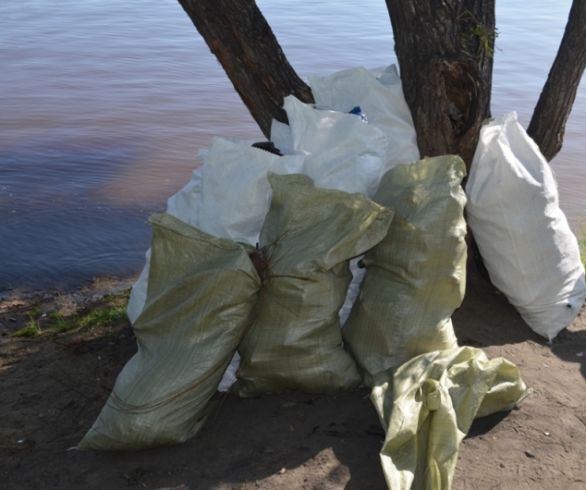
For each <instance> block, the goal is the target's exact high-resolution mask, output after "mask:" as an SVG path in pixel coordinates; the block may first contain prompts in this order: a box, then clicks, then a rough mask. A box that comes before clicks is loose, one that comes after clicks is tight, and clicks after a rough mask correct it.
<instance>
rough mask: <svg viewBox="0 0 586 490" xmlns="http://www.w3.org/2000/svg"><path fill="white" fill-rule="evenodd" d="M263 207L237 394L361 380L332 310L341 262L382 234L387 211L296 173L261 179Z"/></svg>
mask: <svg viewBox="0 0 586 490" xmlns="http://www.w3.org/2000/svg"><path fill="white" fill-rule="evenodd" d="M269 181H270V184H271V187H272V191H273V197H272V202H271V208H270V210H269V213H268V214H267V217H266V219H265V222H264V225H263V228H262V231H261V236H260V240H261V246H262V248H261V251H262V252H263V255H264V256H263V260H261V262H263V263H264V264H265V266H266V269H265V274H264V275H265V281H264V283H263V287H262V290H261V294H260V297H259V301H258V304H257V306H256V308H255V313H254V320H253V324H252V325H251V327H250V329H249V330H248V332H247V333H246V335H245V337H244V339H243V340H242V342H241V344H240V346H239V348H238V350H239V352H240V356H241V364H240V368H239V370H238V372H237V377H238V381H237V383H236V385H235V390H236V391H237V392H238V394H239V395H241V396H253V395H258V394H261V393H278V392H282V391H285V390H300V391H304V392H308V393H326V394H331V393H336V392H340V391H344V390H349V389H353V388H356V387H357V386H358V385H359V384H360V382H361V377H360V375H359V373H358V370H357V367H356V364H355V362H354V361H353V360H352V358H351V357H350V356H349V355H348V353H346V352H345V351H344V349H343V347H342V335H341V331H340V323H339V319H338V311H339V310H340V307H341V306H342V304H343V302H344V298H345V296H346V291H347V289H348V284H349V282H350V279H351V273H350V270H349V266H348V260H349V259H350V258H352V257H354V256H356V255H360V254H362V253H364V252H365V251H366V250H368V249H369V248H371V247H372V246H373V245H375V244H376V243H378V242H379V241H380V240H381V239H382V238H383V237H384V236H385V235H386V234H387V231H388V228H389V224H390V222H391V220H392V217H393V213H392V212H391V211H390V210H388V209H385V208H383V207H382V206H379V205H378V204H375V203H374V202H372V201H370V200H369V199H368V198H367V197H366V196H364V195H363V194H349V193H346V192H341V191H336V190H324V189H318V188H315V187H314V185H313V182H312V180H311V179H310V178H309V177H306V176H303V175H274V174H269Z"/></svg>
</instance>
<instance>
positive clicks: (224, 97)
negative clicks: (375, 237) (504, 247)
mask: <svg viewBox="0 0 586 490" xmlns="http://www.w3.org/2000/svg"><path fill="white" fill-rule="evenodd" d="M497 3H498V9H497V18H498V24H499V37H498V39H497V52H496V55H495V80H494V94H493V113H494V114H495V115H499V114H501V113H503V112H505V111H509V110H516V111H517V112H518V113H519V116H520V119H521V121H522V122H524V123H525V124H526V123H528V120H529V118H530V115H531V112H532V110H533V107H534V105H535V102H536V101H537V98H538V96H539V92H540V90H541V87H542V84H543V82H544V80H545V77H546V76H547V72H548V70H549V67H550V64H551V61H552V60H553V58H554V56H555V53H556V51H557V47H558V44H559V40H560V39H561V35H562V32H563V28H564V26H565V22H566V18H567V13H568V11H569V5H570V1H569V0H568V1H566V0H563V1H556V2H551V1H542V0H537V1H534V2H531V3H529V4H528V3H526V2H514V1H502V0H500V1H498V2H497ZM259 5H260V7H261V9H262V10H263V12H264V13H265V15H266V16H267V18H268V20H269V22H270V23H271V25H272V27H273V29H274V31H275V32H276V34H277V37H278V38H279V40H280V41H281V44H282V45H283V48H284V50H285V52H286V54H287V56H288V57H289V59H290V61H291V63H292V64H293V66H294V67H295V68H296V69H297V71H298V72H299V73H300V74H301V75H307V74H310V73H327V72H330V71H332V70H336V69H341V68H345V67H350V66H356V65H364V66H367V67H374V66H380V65H384V64H389V63H392V62H394V61H395V57H394V53H393V40H392V34H391V31H390V24H389V21H388V16H387V13H386V9H385V6H384V2H383V1H382V0H377V1H375V0H367V1H362V2H353V1H349V0H344V1H340V0H338V1H336V2H321V1H320V2H318V1H308V0H307V1H293V0H273V1H268V0H264V1H261V2H259ZM585 127H586V89H585V88H584V84H582V87H581V90H580V92H579V94H578V99H577V101H576V105H575V107H574V110H573V113H572V116H571V118H570V121H569V124H568V128H567V134H566V140H565V147H564V150H563V151H562V153H561V154H560V155H559V156H558V157H557V158H556V160H555V161H554V163H553V167H554V171H555V172H556V174H557V176H558V180H559V183H560V193H561V199H562V206H563V207H564V209H565V210H566V212H567V214H568V215H569V217H570V219H571V221H572V223H573V225H575V226H576V225H577V224H578V223H579V221H580V220H582V219H583V218H585V221H586V164H585V162H584V154H585V150H586V143H585V142H584V134H585V131H584V128H585ZM214 135H222V136H227V137H232V138H260V137H261V136H260V132H259V130H258V129H257V128H256V126H255V124H254V122H253V121H252V119H251V117H250V116H249V115H248V113H247V111H246V109H245V108H244V106H243V104H242V103H241V102H240V100H239V98H238V96H237V95H236V94H235V93H234V90H233V89H232V87H231V85H230V82H229V81H228V79H227V78H226V76H225V75H224V73H223V71H222V69H221V68H220V67H219V65H218V63H217V62H216V60H215V58H214V57H213V56H212V55H211V54H210V53H209V50H208V49H207V47H206V46H205V44H204V42H203V41H202V39H201V38H200V37H199V35H198V34H197V32H196V31H195V29H194V28H193V26H192V24H191V22H190V21H189V19H188V18H187V16H186V15H185V14H184V12H183V11H182V9H181V7H180V6H179V4H178V3H177V2H176V1H175V0H159V1H158V2H148V1H145V0H129V1H126V2H119V1H114V0H99V1H98V0H86V1H84V2H79V1H73V0H59V1H56V0H21V1H19V2H8V1H5V2H1V3H0V219H1V226H0V292H1V291H6V290H8V289H11V288H29V289H30V288H40V287H47V286H74V285H77V284H80V283H82V282H83V281H85V280H87V279H89V278H91V277H93V276H98V275H102V274H119V275H125V274H131V273H134V272H137V271H138V270H139V269H140V267H141V265H142V261H143V252H144V250H145V249H146V247H147V246H148V242H149V237H150V231H149V227H148V226H147V224H146V218H147V217H148V215H149V214H151V213H152V212H153V211H156V210H160V209H162V207H163V206H164V202H165V200H166V198H167V197H168V196H169V195H170V194H172V193H173V192H175V191H176V190H177V189H178V188H179V187H181V186H182V185H183V183H184V182H185V181H186V180H188V179H189V176H190V174H191V171H192V169H193V168H194V167H196V166H197V165H199V164H200V162H199V161H198V158H197V153H198V151H199V150H200V149H202V148H205V147H207V146H208V145H209V144H210V141H211V138H212V136H214Z"/></svg>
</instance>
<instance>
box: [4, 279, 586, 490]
mask: <svg viewBox="0 0 586 490" xmlns="http://www.w3.org/2000/svg"><path fill="white" fill-rule="evenodd" d="M127 286H128V283H118V282H110V283H108V282H106V283H101V284H98V285H94V286H93V287H91V288H88V289H85V290H82V291H76V292H73V293H71V294H65V293H58V294H56V293H51V292H46V293H44V294H41V295H36V296H34V297H28V298H23V297H19V296H18V294H17V293H14V294H12V295H10V296H8V297H6V298H4V299H2V300H0V488H3V489H10V490H11V489H27V490H28V489H45V488H46V489H118V488H120V489H126V488H149V489H154V488H157V489H197V490H203V489H218V490H220V489H221V490H223V489H242V490H249V489H258V488H260V489H280V488H286V489H289V490H293V489H307V490H309V489H312V490H318V489H324V490H325V489H339V488H346V489H354V490H365V489H373V490H376V489H384V488H386V486H385V483H384V479H383V476H382V472H381V469H380V466H379V460H378V451H379V449H380V446H381V444H382V441H383V437H384V433H383V431H382V429H381V427H380V425H379V422H378V419H377V417H376V414H375V412H374V409H373V408H372V406H371V404H370V401H369V398H368V392H367V391H366V390H362V391H358V392H355V393H350V394H346V395H343V396H336V397H315V396H307V395H301V394H290V395H285V396H273V397H264V398H259V399H238V398H235V397H233V396H229V395H218V396H217V398H216V400H215V407H214V410H213V412H212V415H211V417H210V419H209V420H208V421H207V423H206V425H205V426H204V428H203V430H202V431H201V432H200V433H199V434H198V435H197V436H196V437H195V438H194V439H192V440H191V441H189V442H187V443H186V444H183V445H180V446H174V447H166V448H160V449H156V450H148V451H141V452H134V453H117V454H112V453H93V452H81V451H76V450H69V448H71V447H72V446H75V444H76V443H77V442H78V441H79V440H80V438H81V437H82V435H83V434H84V433H85V431H86V430H87V429H88V428H89V427H90V425H91V424H92V422H93V420H94V419H95V417H96V416H97V414H98V412H99V410H100V408H101V406H102V405H103V403H104V401H105V400H106V398H107V397H108V395H109V393H110V389H111V387H112V385H113V382H114V379H115V377H116V374H117V373H118V371H119V370H120V369H121V367H122V366H123V365H124V363H125V362H126V361H127V360H128V359H129V358H130V357H131V356H132V354H133V352H134V351H135V349H136V347H135V341H134V337H133V335H132V332H131V330H130V328H129V325H128V323H126V322H125V321H118V322H115V324H113V325H104V326H100V327H92V328H85V329H82V330H80V331H77V332H73V333H62V334H58V335H43V336H41V337H39V338H31V339H27V338H14V337H12V335H11V334H12V332H14V331H15V330H16V329H18V328H19V327H22V325H23V324H24V323H25V322H26V321H27V319H28V317H29V315H30V311H31V308H33V307H34V308H36V309H37V310H36V311H41V312H51V311H54V310H56V309H61V310H62V311H63V310H64V309H65V310H66V309H67V308H69V309H71V310H75V309H77V308H87V307H88V306H89V307H91V306H92V304H93V303H94V302H100V301H102V302H103V301H104V300H100V298H101V297H102V295H103V294H105V293H112V292H117V291H119V290H120V289H122V288H124V287H127ZM454 323H455V326H456V329H457V333H458V336H459V339H460V342H461V343H462V344H467V345H472V346H475V347H481V348H483V349H485V350H486V352H487V353H488V355H489V356H491V357H497V356H504V357H506V358H508V359H510V360H512V361H513V362H515V363H516V364H517V365H518V366H519V367H520V368H521V372H522V374H523V377H524V379H525V381H526V383H527V384H528V385H529V386H530V387H531V388H532V390H533V392H532V394H531V395H530V396H529V397H528V398H526V399H525V400H524V401H523V403H522V404H521V406H520V407H518V408H517V409H515V410H513V411H512V412H510V413H505V414H498V415H496V416H492V417H489V418H486V419H480V420H477V421H476V422H475V423H474V425H473V427H472V430H471V432H470V434H469V436H468V437H467V438H466V439H465V441H464V443H463V445H462V447H461V451H460V457H459V462H458V467H457V472H456V478H455V483H454V487H453V488H454V490H462V489H479V490H480V489H482V490H484V489H486V490H488V489H516V490H519V489H531V490H535V489H547V490H556V489H564V490H578V489H586V381H585V378H586V311H585V310H582V313H581V315H580V316H579V317H578V319H577V320H576V321H575V322H574V324H573V325H572V326H571V327H570V328H569V329H568V331H565V332H563V333H562V334H561V335H560V336H559V337H558V339H556V341H555V342H554V343H553V344H552V345H548V344H547V343H546V342H545V341H544V340H542V339H541V338H539V337H538V336H536V335H535V334H533V333H532V332H531V331H530V330H529V328H528V327H527V326H526V325H525V324H524V323H523V321H522V320H521V319H520V318H519V316H518V315H517V314H516V312H515V311H514V310H513V308H512V307H511V306H510V305H509V304H508V303H507V301H506V300H505V299H504V298H503V296H501V295H499V294H498V293H496V292H495V291H494V290H493V288H492V287H491V286H490V285H489V284H488V283H487V282H486V281H484V280H483V279H481V278H480V277H479V276H477V275H473V277H471V278H469V286H468V292H467V295H466V299H465V302H464V305H463V306H462V308H461V309H460V310H458V312H456V314H455V316H454Z"/></svg>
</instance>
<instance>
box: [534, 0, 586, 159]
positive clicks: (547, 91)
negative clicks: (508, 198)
mask: <svg viewBox="0 0 586 490" xmlns="http://www.w3.org/2000/svg"><path fill="white" fill-rule="evenodd" d="M585 67H586V0H574V2H573V3H572V8H571V9H570V15H569V17H568V23H567V25H566V30H565V32H564V37H563V38H562V42H561V44H560V48H559V50H558V53H557V56H556V58H555V61H554V62H553V65H552V67H551V69H550V71H549V75H548V77H547V81H546V82H545V85H544V87H543V90H542V92H541V95H540V97H539V100H538V101H537V105H536V106H535V110H534V111H533V117H532V118H531V122H530V123H529V128H528V129H527V132H528V133H529V136H531V137H532V138H533V140H534V141H535V142H536V143H537V145H538V146H539V148H540V150H541V152H542V153H543V155H544V156H545V158H546V159H547V160H551V159H553V157H554V156H555V155H556V154H557V153H558V152H559V151H560V149H561V148H562V143H563V140H564V131H565V128H566V121H567V120H568V116H569V115H570V111H571V110H572V105H573V104H574V99H575V98H576V92H577V91H578V86H579V85H580V79H581V78H582V74H583V73H584V68H585Z"/></svg>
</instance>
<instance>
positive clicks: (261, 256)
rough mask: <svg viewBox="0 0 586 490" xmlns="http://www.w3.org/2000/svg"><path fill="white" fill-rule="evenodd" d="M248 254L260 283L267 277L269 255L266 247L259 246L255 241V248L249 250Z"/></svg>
mask: <svg viewBox="0 0 586 490" xmlns="http://www.w3.org/2000/svg"><path fill="white" fill-rule="evenodd" d="M248 256H249V257H250V261H251V262H252V265H254V268H255V269H256V272H257V274H258V277H260V282H261V284H264V283H265V282H266V280H267V279H268V278H269V268H270V256H269V253H268V247H259V245H258V243H257V244H256V248H255V250H254V251H252V252H250V253H249V254H248Z"/></svg>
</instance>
